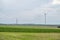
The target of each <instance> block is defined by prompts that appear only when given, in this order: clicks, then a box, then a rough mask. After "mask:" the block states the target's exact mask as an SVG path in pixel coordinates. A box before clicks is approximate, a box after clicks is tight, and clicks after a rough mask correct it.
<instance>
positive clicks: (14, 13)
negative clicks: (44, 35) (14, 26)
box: [0, 0, 60, 24]
mask: <svg viewBox="0 0 60 40" xmlns="http://www.w3.org/2000/svg"><path fill="white" fill-rule="evenodd" d="M44 13H46V14H47V15H46V16H47V17H46V23H47V24H60V0H0V23H8V24H10V23H16V22H15V21H16V18H17V19H18V23H19V24H27V23H30V24H31V23H32V24H44Z"/></svg>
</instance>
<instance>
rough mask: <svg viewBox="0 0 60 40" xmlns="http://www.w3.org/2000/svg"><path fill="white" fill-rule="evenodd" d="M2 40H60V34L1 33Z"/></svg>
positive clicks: (0, 39) (0, 38)
mask: <svg viewBox="0 0 60 40" xmlns="http://www.w3.org/2000/svg"><path fill="white" fill-rule="evenodd" d="M0 40H60V33H20V32H0Z"/></svg>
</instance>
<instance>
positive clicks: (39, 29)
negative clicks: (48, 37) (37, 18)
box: [0, 25, 60, 33]
mask: <svg viewBox="0 0 60 40" xmlns="http://www.w3.org/2000/svg"><path fill="white" fill-rule="evenodd" d="M0 32H29V33H60V29H58V28H52V27H51V28H50V27H49V28H48V27H46V28H45V27H44V28H42V27H40V26H35V27H34V26H9V25H7V26H5V27H4V26H1V27H0Z"/></svg>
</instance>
